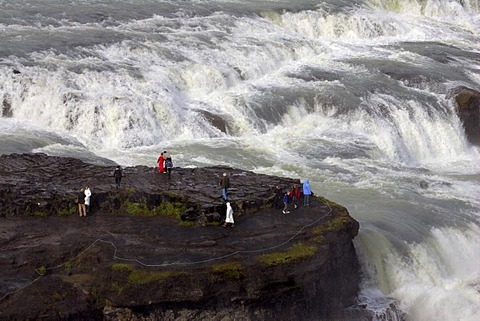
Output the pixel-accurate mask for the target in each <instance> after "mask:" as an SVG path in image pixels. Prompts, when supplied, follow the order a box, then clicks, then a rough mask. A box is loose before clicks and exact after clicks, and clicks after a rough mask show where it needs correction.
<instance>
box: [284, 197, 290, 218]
mask: <svg viewBox="0 0 480 321" xmlns="http://www.w3.org/2000/svg"><path fill="white" fill-rule="evenodd" d="M288 213H290V211H289V210H288V193H287V192H285V193H284V194H283V214H288Z"/></svg>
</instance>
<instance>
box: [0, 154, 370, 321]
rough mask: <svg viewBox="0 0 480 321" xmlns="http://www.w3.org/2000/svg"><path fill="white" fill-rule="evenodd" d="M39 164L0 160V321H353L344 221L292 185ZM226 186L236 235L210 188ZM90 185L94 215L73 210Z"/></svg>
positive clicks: (249, 177) (239, 175)
mask: <svg viewBox="0 0 480 321" xmlns="http://www.w3.org/2000/svg"><path fill="white" fill-rule="evenodd" d="M114 169H115V166H97V165H92V164H88V163H84V162H82V161H80V160H78V159H74V158H61V157H51V156H47V155H44V154H28V155H27V154H23V155H18V154H12V155H3V156H0V175H1V178H2V179H1V181H0V221H1V226H2V228H1V229H0V248H1V252H0V262H1V264H0V265H1V266H2V274H1V275H2V276H1V277H0V320H224V321H226V320H273V319H276V320H302V321H305V320H360V319H362V318H361V317H359V316H360V315H362V314H363V312H361V311H360V312H359V310H358V308H355V307H354V304H355V298H356V295H357V292H358V289H359V283H360V268H359V263H358V260H357V257H356V254H355V248H354V246H353V243H352V240H353V238H354V237H355V236H356V235H357V233H358V228H359V224H358V222H357V221H356V220H354V219H353V218H352V217H351V216H350V215H349V213H348V211H347V209H346V208H344V207H342V206H340V205H338V204H335V203H333V202H330V201H328V200H326V199H324V198H321V197H318V196H313V197H312V198H311V201H310V206H308V207H304V206H302V205H301V206H300V207H299V208H297V209H293V208H291V212H290V213H289V214H286V215H284V214H282V211H281V210H278V209H274V208H273V199H274V193H273V186H275V185H280V186H281V187H283V188H288V187H290V186H292V185H293V184H300V182H299V180H295V179H288V178H280V177H273V176H268V175H261V174H255V173H253V172H249V171H243V170H240V169H234V168H228V167H208V168H174V170H173V172H172V177H171V179H168V178H167V175H166V174H161V173H158V171H157V169H155V168H150V167H145V166H136V167H130V168H126V169H125V170H124V173H125V177H123V179H122V184H121V186H120V187H116V185H115V183H114V178H113V177H112V174H113V171H114ZM224 172H226V173H228V175H229V176H230V179H231V188H230V189H229V200H230V202H231V204H232V207H233V210H234V217H235V227H233V228H231V227H223V226H222V225H221V222H222V220H223V219H224V217H225V205H224V202H223V200H222V199H221V197H220V195H221V192H220V188H219V186H218V182H219V180H220V177H221V175H222V174H223V173H224ZM85 185H89V186H90V187H91V190H92V192H93V194H92V199H91V211H90V213H89V214H88V216H87V217H79V215H78V210H77V205H76V203H75V196H76V194H77V193H78V192H79V191H80V188H82V187H84V186H85Z"/></svg>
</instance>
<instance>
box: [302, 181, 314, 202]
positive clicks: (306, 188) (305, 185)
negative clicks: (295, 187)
mask: <svg viewBox="0 0 480 321" xmlns="http://www.w3.org/2000/svg"><path fill="white" fill-rule="evenodd" d="M310 195H312V190H311V189H310V180H309V179H308V178H307V179H306V180H305V182H303V206H309V205H310Z"/></svg>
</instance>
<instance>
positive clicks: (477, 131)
mask: <svg viewBox="0 0 480 321" xmlns="http://www.w3.org/2000/svg"><path fill="white" fill-rule="evenodd" d="M451 95H452V96H453V97H454V99H455V102H456V105H457V114H458V117H459V118H460V120H461V121H462V123H463V127H464V129H465V135H466V136H467V139H468V141H469V142H470V143H472V144H475V145H480V92H479V91H477V90H474V89H470V88H467V87H458V88H456V89H454V90H453V91H452V93H451Z"/></svg>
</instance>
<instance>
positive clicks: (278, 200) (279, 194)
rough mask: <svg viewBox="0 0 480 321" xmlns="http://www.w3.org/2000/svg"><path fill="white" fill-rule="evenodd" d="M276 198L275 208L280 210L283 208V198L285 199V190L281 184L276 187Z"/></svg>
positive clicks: (274, 200) (274, 201)
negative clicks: (283, 190)
mask: <svg viewBox="0 0 480 321" xmlns="http://www.w3.org/2000/svg"><path fill="white" fill-rule="evenodd" d="M274 193H275V198H274V199H273V206H274V207H275V209H277V210H279V209H281V208H282V199H283V192H282V189H281V188H280V186H278V185H276V186H275V189H274Z"/></svg>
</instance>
